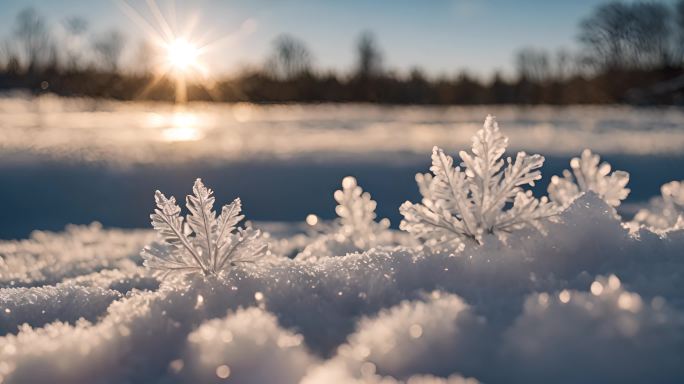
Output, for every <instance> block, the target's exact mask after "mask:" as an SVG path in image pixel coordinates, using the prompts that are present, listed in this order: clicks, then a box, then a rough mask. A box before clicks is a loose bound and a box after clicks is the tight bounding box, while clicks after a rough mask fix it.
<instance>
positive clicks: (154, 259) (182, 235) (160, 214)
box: [142, 179, 267, 276]
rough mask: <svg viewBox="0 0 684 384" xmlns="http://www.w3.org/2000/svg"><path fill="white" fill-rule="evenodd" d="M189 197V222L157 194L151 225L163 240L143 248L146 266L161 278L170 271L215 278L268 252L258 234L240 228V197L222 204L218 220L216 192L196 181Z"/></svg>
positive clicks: (174, 202) (173, 200) (252, 230)
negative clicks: (214, 275)
mask: <svg viewBox="0 0 684 384" xmlns="http://www.w3.org/2000/svg"><path fill="white" fill-rule="evenodd" d="M192 192H193V194H192V195H189V196H187V199H186V206H187V208H188V211H189V214H188V215H187V221H184V220H183V217H182V216H181V215H180V213H181V209H180V207H179V206H178V204H176V199H175V198H174V197H170V198H167V197H166V196H164V194H163V193H161V192H159V191H156V192H155V195H154V199H155V203H156V205H157V207H156V209H155V210H154V212H153V213H152V214H151V215H150V219H151V221H152V227H154V229H155V230H156V231H157V232H158V233H159V235H160V236H161V238H162V240H163V242H162V243H153V244H151V245H149V246H147V247H145V248H144V249H143V251H142V257H143V259H144V260H145V261H144V264H145V266H147V267H149V268H151V269H153V270H155V271H156V272H157V273H160V274H161V275H163V276H166V275H167V274H170V273H180V274H183V273H201V274H203V275H211V274H217V273H218V272H220V271H222V270H225V269H227V268H229V267H230V266H233V265H235V264H238V263H246V262H254V261H256V260H258V259H259V258H261V257H263V256H264V255H265V254H266V251H267V246H266V244H265V243H264V242H263V241H262V240H261V233H260V231H259V230H254V229H252V228H249V227H248V228H237V224H238V223H239V222H240V221H241V220H242V219H243V218H244V216H243V215H241V214H240V211H241V210H242V204H241V202H240V199H239V198H237V199H235V200H234V201H233V202H232V203H230V204H228V205H225V206H223V209H222V211H221V214H220V215H219V216H218V218H217V217H216V212H215V211H214V210H213V206H214V201H215V198H214V196H213V191H212V190H211V189H209V188H207V187H205V186H204V184H203V183H202V180H201V179H197V180H195V184H194V186H193V188H192Z"/></svg>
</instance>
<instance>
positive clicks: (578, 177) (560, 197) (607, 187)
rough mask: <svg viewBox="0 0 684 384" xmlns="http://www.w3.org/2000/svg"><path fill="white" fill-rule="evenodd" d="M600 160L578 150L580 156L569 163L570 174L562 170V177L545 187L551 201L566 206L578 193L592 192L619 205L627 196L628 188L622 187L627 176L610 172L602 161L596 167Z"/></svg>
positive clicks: (554, 178)
mask: <svg viewBox="0 0 684 384" xmlns="http://www.w3.org/2000/svg"><path fill="white" fill-rule="evenodd" d="M600 161H601V158H600V157H599V155H595V154H593V153H591V151H590V150H588V149H585V150H584V151H582V155H581V157H579V158H578V157H575V158H573V159H572V160H570V167H571V168H572V173H571V172H570V171H569V170H567V169H566V170H563V177H558V176H553V177H552V178H551V184H549V188H548V191H549V197H550V198H551V201H553V202H554V203H556V204H558V205H561V206H567V205H569V204H570V203H571V202H572V201H573V200H575V198H577V196H579V195H580V193H582V192H587V191H592V192H594V193H596V194H597V195H599V196H600V197H601V198H602V199H603V200H604V201H605V202H606V203H608V204H610V205H612V206H613V207H617V206H619V205H620V202H621V201H622V200H624V199H625V198H627V195H629V189H628V188H625V186H626V185H627V182H629V173H627V172H624V171H615V172H613V173H610V169H611V168H610V164H608V163H606V162H603V163H601V164H600V165H599V162H600Z"/></svg>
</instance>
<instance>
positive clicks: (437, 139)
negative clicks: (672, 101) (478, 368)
mask: <svg viewBox="0 0 684 384" xmlns="http://www.w3.org/2000/svg"><path fill="white" fill-rule="evenodd" d="M487 114H493V115H496V116H497V117H498V120H499V124H500V126H501V128H502V130H503V131H504V132H505V134H506V135H507V136H509V138H510V149H512V150H513V151H518V150H525V151H527V152H530V153H541V154H543V155H544V156H546V159H547V161H546V164H545V166H544V168H543V172H544V178H543V179H542V181H541V183H539V185H538V188H540V189H543V190H545V189H546V186H547V184H548V181H549V180H550V177H551V175H554V174H559V173H560V172H561V170H562V169H564V168H567V167H568V161H569V159H570V158H571V157H573V156H577V155H579V153H580V152H581V150H582V149H584V148H591V149H592V150H593V151H594V152H597V153H599V154H601V155H602V157H603V158H604V159H605V160H607V161H609V162H610V163H611V164H612V165H613V167H614V168H615V169H622V170H625V171H628V172H630V174H631V176H632V177H631V180H630V184H629V187H630V188H631V189H632V193H631V195H630V197H629V199H628V200H627V204H625V205H624V206H623V209H624V211H623V212H624V213H629V211H630V210H633V207H634V205H635V204H639V203H641V202H644V201H645V200H647V199H648V198H649V197H651V196H654V195H657V194H658V193H659V187H660V185H661V184H663V183H665V182H667V181H670V180H681V179H684V168H683V167H682V164H684V111H682V110H680V109H674V108H665V109H636V108H629V107H565V108H557V107H525V108H520V107H502V106H476V107H378V106H369V105H317V106H310V105H307V106H304V105H271V106H255V105H250V104H236V105H226V104H191V105H189V106H187V107H184V108H180V107H174V106H172V105H168V104H154V103H121V102H104V101H93V100H85V99H61V98H56V97H50V96H48V97H42V98H40V99H34V100H29V99H26V98H21V97H5V98H1V99H0V180H1V184H0V199H2V201H3V204H4V206H5V209H4V212H3V215H1V216H0V238H16V237H25V236H26V235H27V234H28V233H29V232H30V231H31V230H33V229H52V230H57V229H60V228H63V227H64V225H66V224H67V223H89V222H91V221H94V220H97V221H101V222H102V223H103V224H104V225H105V226H116V227H129V228H130V227H147V226H148V225H149V224H148V217H147V216H148V213H149V211H150V210H151V207H152V203H153V200H152V194H153V191H154V190H155V189H162V190H164V191H167V192H168V193H170V194H174V195H178V196H182V195H185V194H187V193H188V192H189V191H188V187H187V186H188V184H189V181H191V180H194V179H195V178H196V177H202V178H203V179H204V180H206V181H207V183H208V184H210V185H213V186H214V187H215V188H216V189H220V190H221V191H223V193H222V198H224V199H226V200H227V199H232V197H235V196H241V197H242V199H243V201H244V204H245V209H246V210H247V211H248V212H249V213H250V217H251V218H252V219H254V220H276V221H301V220H302V219H303V218H304V217H305V216H306V214H308V213H316V214H319V215H320V216H322V217H324V218H326V217H332V215H333V214H334V212H333V207H334V201H333V199H332V192H333V190H334V189H335V188H336V187H337V186H338V185H339V182H340V180H341V179H342V178H343V177H344V176H346V175H354V176H356V177H357V179H358V180H359V182H360V183H361V185H363V186H364V188H365V189H366V190H368V191H369V192H371V193H372V194H373V196H374V197H375V199H376V200H377V201H378V214H379V216H380V217H388V218H390V219H391V221H392V223H393V224H394V225H396V224H397V223H398V220H399V214H398V210H397V209H398V206H399V205H400V204H401V203H402V202H403V201H405V200H407V199H412V200H415V199H416V198H417V196H418V191H417V188H416V186H415V181H414V178H413V176H414V174H415V173H416V172H425V171H427V169H428V167H429V155H430V151H431V148H432V146H433V145H439V146H441V147H443V148H444V149H445V150H446V151H448V152H449V153H451V154H453V155H456V154H457V153H458V151H459V150H462V149H466V148H468V147H470V137H471V136H472V135H473V133H474V132H475V131H476V130H477V129H478V128H479V127H481V125H482V121H483V120H484V117H485V116H486V115H487ZM219 203H225V201H219Z"/></svg>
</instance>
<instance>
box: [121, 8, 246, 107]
mask: <svg viewBox="0 0 684 384" xmlns="http://www.w3.org/2000/svg"><path fill="white" fill-rule="evenodd" d="M117 3H118V4H119V6H120V7H121V10H122V11H123V12H124V13H125V14H126V15H127V16H128V17H129V18H130V19H131V20H132V21H133V22H134V23H135V24H137V26H138V27H140V28H141V29H142V30H143V31H144V32H145V38H146V41H147V42H149V43H150V48H151V49H153V56H154V71H153V77H152V79H151V80H150V81H149V83H148V84H147V85H146V86H145V88H144V89H143V91H142V92H141V93H140V96H142V95H145V94H146V93H147V92H149V91H150V90H151V89H152V88H153V87H155V86H156V85H157V84H158V83H159V82H160V81H162V80H163V79H166V78H171V79H172V80H173V81H174V82H175V91H176V102H177V103H178V104H184V103H186V102H187V88H188V83H191V84H192V85H198V86H200V87H201V88H203V89H204V90H205V91H206V92H207V93H208V94H209V95H210V97H212V98H214V97H216V96H218V93H217V91H216V88H215V84H216V80H215V79H214V77H213V76H212V74H211V71H210V69H209V66H208V65H207V62H206V57H203V56H206V55H207V54H208V53H209V52H211V51H215V50H217V49H218V48H219V47H220V46H221V45H227V44H236V43H237V42H239V41H240V40H241V39H242V38H243V37H244V36H245V35H246V34H249V33H251V32H252V31H253V30H254V28H255V25H256V23H255V21H254V20H253V19H247V20H245V21H244V22H243V23H242V24H241V25H240V26H239V28H238V30H236V31H234V32H232V33H230V34H227V35H223V36H219V37H218V38H210V36H211V35H212V33H211V31H206V30H205V31H203V33H202V34H201V35H199V36H198V35H197V34H196V33H193V32H194V28H195V27H196V26H197V25H198V23H199V16H198V14H197V13H196V12H192V10H188V11H187V12H184V13H188V12H189V17H187V20H185V22H183V21H181V24H185V26H179V25H178V24H177V23H178V22H177V20H176V15H177V13H176V6H175V2H173V0H171V2H170V6H169V9H170V10H169V11H168V12H163V11H162V9H161V8H159V6H158V5H157V1H156V0H147V2H146V4H147V8H148V11H147V13H148V15H151V16H152V19H151V20H150V19H148V17H149V16H148V17H145V16H143V13H141V12H142V11H141V12H139V11H137V10H136V9H135V8H133V6H132V5H130V4H128V0H118V2H117ZM189 3H190V2H188V4H189ZM205 29H206V28H205ZM215 94H216V96H215Z"/></svg>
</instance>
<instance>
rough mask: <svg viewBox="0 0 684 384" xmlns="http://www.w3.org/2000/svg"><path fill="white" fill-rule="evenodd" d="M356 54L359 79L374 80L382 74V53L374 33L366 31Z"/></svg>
mask: <svg viewBox="0 0 684 384" xmlns="http://www.w3.org/2000/svg"><path fill="white" fill-rule="evenodd" d="M356 52H357V55H358V57H357V67H356V75H357V76H358V77H360V78H372V77H377V76H378V75H380V74H381V73H382V53H381V52H380V49H379V48H378V45H377V43H376V41H375V35H373V33H372V32H370V31H366V32H363V33H362V34H361V36H360V37H359V40H358V42H357V44H356Z"/></svg>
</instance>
